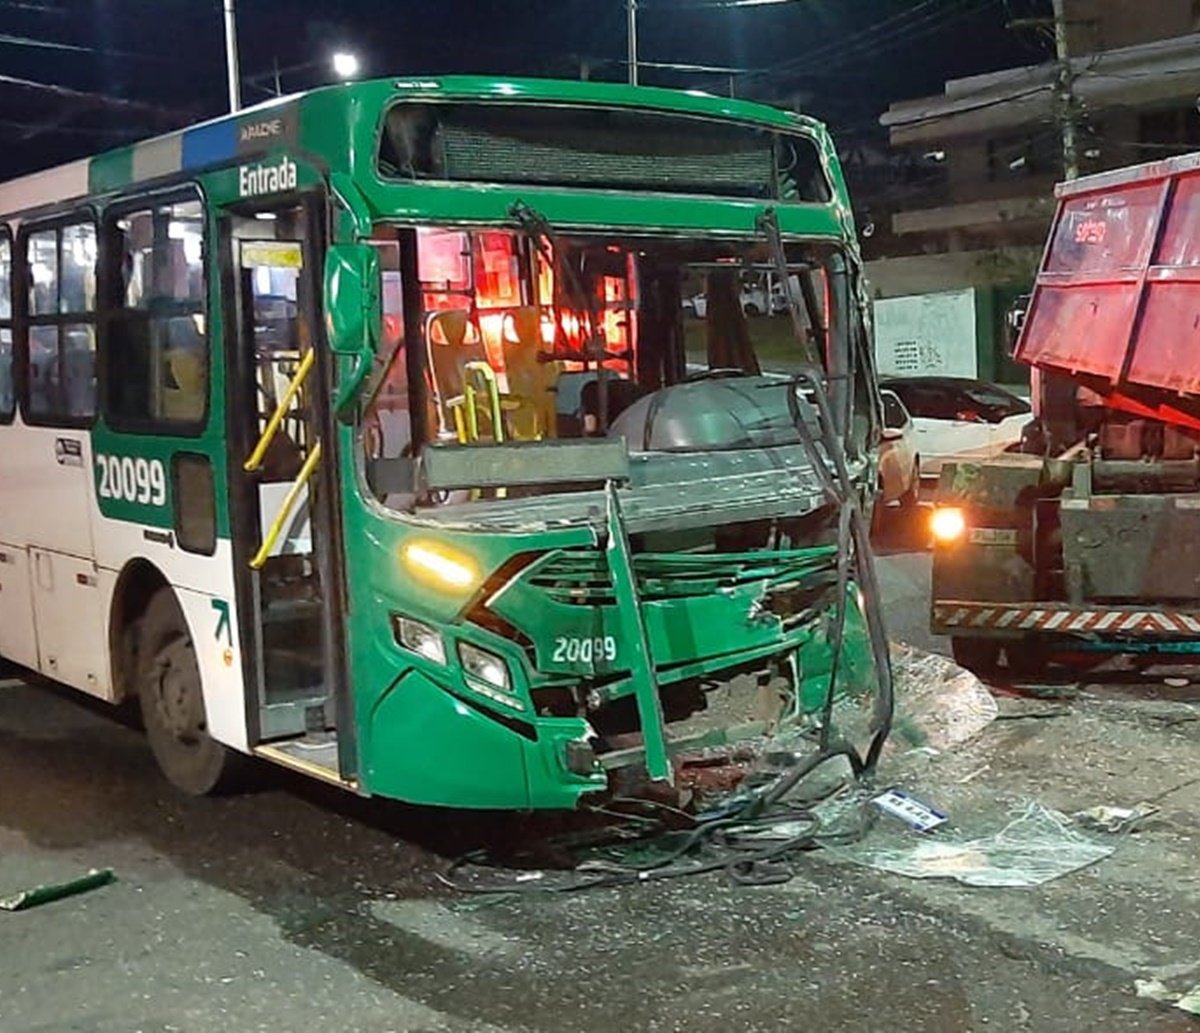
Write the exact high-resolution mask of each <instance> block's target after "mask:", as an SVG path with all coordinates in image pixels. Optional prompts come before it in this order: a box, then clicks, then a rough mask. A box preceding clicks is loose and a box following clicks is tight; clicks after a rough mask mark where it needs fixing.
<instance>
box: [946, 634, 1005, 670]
mask: <svg viewBox="0 0 1200 1033" xmlns="http://www.w3.org/2000/svg"><path fill="white" fill-rule="evenodd" d="M950 651H951V653H953V654H954V662H955V663H956V664H958V666H959V667H965V668H966V669H967V670H968V671H971V672H973V673H975V674H977V675H979V676H980V677H981V678H983V677H986V676H988V675H992V674H995V673H996V670H997V669H998V668H999V666H1000V643H999V642H996V641H994V640H993V639H990V638H963V637H962V636H959V635H955V636H954V637H953V638H952V639H950Z"/></svg>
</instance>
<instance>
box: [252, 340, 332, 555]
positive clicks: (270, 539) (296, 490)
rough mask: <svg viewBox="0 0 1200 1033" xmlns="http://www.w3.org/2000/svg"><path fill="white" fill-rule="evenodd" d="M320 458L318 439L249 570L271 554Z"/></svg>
mask: <svg viewBox="0 0 1200 1033" xmlns="http://www.w3.org/2000/svg"><path fill="white" fill-rule="evenodd" d="M309 354H310V355H311V354H312V353H311V352H309ZM320 458H321V442H319V441H318V442H317V443H316V444H315V445H313V447H312V451H310V452H309V453H308V458H307V459H305V460H304V465H303V466H302V467H300V472H299V473H298V474H297V475H296V479H295V480H294V481H293V482H292V486H291V487H290V488H289V489H288V493H287V494H286V495H285V496H284V498H283V504H282V505H281V506H280V507H279V512H278V513H276V514H275V519H274V520H272V521H271V527H270V530H268V531H267V534H266V537H265V538H264V539H263V543H262V545H261V546H260V547H259V550H258V552H257V553H255V555H254V559H252V560H251V561H250V569H251V570H262V568H263V567H264V566H265V565H266V562H267V558H268V557H269V556H270V555H271V550H272V549H273V548H275V543H276V542H277V541H278V540H279V536H280V535H281V534H282V533H283V525H284V524H285V523H287V518H288V517H289V516H290V515H291V512H292V507H293V506H294V505H295V504H296V497H297V496H298V495H299V494H300V489H301V488H303V487H304V486H305V485H306V484H307V483H308V482H309V479H310V478H311V477H312V475H313V471H314V470H315V469H316V468H317V463H318V461H319V460H320Z"/></svg>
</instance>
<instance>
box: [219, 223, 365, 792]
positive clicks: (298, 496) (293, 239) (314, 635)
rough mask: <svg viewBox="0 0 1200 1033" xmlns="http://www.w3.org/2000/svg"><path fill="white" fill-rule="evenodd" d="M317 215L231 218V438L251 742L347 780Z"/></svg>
mask: <svg viewBox="0 0 1200 1033" xmlns="http://www.w3.org/2000/svg"><path fill="white" fill-rule="evenodd" d="M314 214H315V213H314V210H313V208H312V207H311V206H308V205H297V206H295V207H290V208H275V209H272V210H270V211H262V212H255V213H251V214H250V215H239V216H235V217H234V218H233V219H232V220H231V233H230V243H231V244H232V250H233V265H234V272H235V275H236V279H237V288H236V293H237V306H236V307H237V312H238V317H239V320H238V332H237V333H236V334H234V335H232V336H233V341H232V342H231V344H232V347H231V349H230V354H229V356H228V360H229V368H230V375H231V377H232V378H233V388H232V390H231V391H230V394H229V398H230V404H231V406H232V409H231V412H230V416H229V422H230V438H231V441H234V442H237V443H238V444H237V445H236V446H235V448H234V450H233V452H232V453H231V456H230V459H231V463H230V466H231V472H230V476H231V479H232V480H233V482H234V483H233V484H232V485H231V492H230V495H231V500H232V501H233V510H234V514H235V523H236V524H237V526H238V527H239V530H240V531H241V534H240V535H238V536H237V537H240V538H241V540H242V541H243V542H244V543H245V544H244V547H242V548H240V549H235V556H236V557H238V560H237V562H238V564H239V566H240V568H241V571H240V573H241V581H242V584H243V586H244V591H243V593H242V598H241V599H240V600H239V601H240V604H241V605H240V606H239V611H240V612H241V613H243V614H249V615H251V617H252V621H251V623H252V625H253V627H252V628H248V629H247V634H249V635H252V637H253V639H254V642H253V648H252V649H249V648H248V649H247V655H248V656H250V657H252V658H253V666H254V670H253V672H248V674H252V681H253V684H254V686H255V688H256V697H255V698H254V699H253V701H248V709H249V710H250V712H249V713H248V714H247V719H248V721H249V723H250V731H251V743H252V744H256V745H257V752H259V753H266V754H269V755H270V757H271V759H273V760H276V761H279V762H282V763H284V764H287V765H288V766H291V767H297V768H303V769H304V770H306V771H307V772H308V773H310V774H315V775H318V776H321V777H325V778H328V779H330V780H334V781H339V782H344V781H346V779H345V777H344V773H345V768H346V765H345V764H343V763H339V758H338V742H337V735H336V728H337V708H336V705H335V699H334V691H333V687H334V686H335V685H336V684H338V683H339V682H340V681H341V679H340V677H339V676H338V672H337V669H336V666H335V662H334V660H333V657H334V656H335V655H340V648H338V646H337V645H336V644H335V643H336V642H337V641H338V635H339V634H340V629H339V628H338V626H337V624H336V618H335V616H334V614H333V613H332V604H329V600H330V599H331V598H332V597H334V596H336V594H337V593H336V592H335V591H333V590H331V582H332V581H333V580H334V573H333V571H335V570H337V569H340V568H338V567H337V565H336V562H335V561H334V559H333V557H334V554H335V552H336V550H335V549H334V548H333V547H332V543H331V541H330V537H329V534H328V531H327V529H328V527H329V526H330V524H331V522H332V518H331V517H330V516H329V514H330V512H331V511H332V507H331V506H330V505H328V504H327V503H328V502H329V498H328V492H329V491H332V490H334V489H333V487H332V486H333V485H334V483H335V481H334V479H333V478H326V477H323V476H322V473H323V472H324V471H323V470H322V466H321V451H322V446H321V429H322V417H323V415H324V414H323V411H322V406H323V404H324V403H323V402H321V401H319V399H320V398H321V392H320V391H318V389H317V384H318V381H319V377H320V370H319V369H318V368H317V364H318V354H317V352H316V350H315V348H314V343H315V341H316V340H317V332H316V330H317V327H318V325H319V324H318V322H317V319H318V312H319V301H318V298H319V287H318V285H319V282H320V280H319V277H320V264H321V263H320V261H319V256H320V250H319V248H318V247H317V246H316V243H315V239H314V238H315V234H316V232H318V229H317V228H318V227H319V222H318V221H317V219H316V218H315V217H314ZM239 423H240V426H236V425H237V424H239ZM325 485H329V488H328V489H327V490H326V489H325ZM247 645H248V646H249V645H250V643H247Z"/></svg>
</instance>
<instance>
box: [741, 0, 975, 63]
mask: <svg viewBox="0 0 1200 1033" xmlns="http://www.w3.org/2000/svg"><path fill="white" fill-rule="evenodd" d="M997 2H999V0H959V2H958V3H957V4H956V5H955V6H953V7H948V6H947V4H946V3H945V0H923V2H921V3H918V4H916V5H915V6H913V7H911V8H909V9H908V10H907V11H903V12H901V13H899V14H896V15H893V16H892V17H891V18H885V19H884V20H883V21H880V22H876V23H875V24H873V25H871V26H868V27H867V28H865V29H863V30H861V31H860V32H858V33H854V34H852V35H850V36H848V37H846V36H842V37H838V38H837V39H836V40H832V41H828V42H826V43H823V44H821V45H819V46H817V47H815V48H813V49H812V50H809V51H806V52H804V53H803V54H799V55H797V56H796V57H794V58H789V59H788V60H786V61H781V62H779V63H777V64H774V65H770V66H768V67H766V68H764V69H762V70H761V71H759V72H755V73H752V77H773V76H781V75H788V74H794V73H795V72H797V71H799V70H801V69H804V68H805V67H806V66H808V65H818V66H821V67H822V69H828V68H832V67H836V66H838V65H844V64H846V63H847V62H848V61H866V60H870V59H871V58H874V57H877V56H879V55H880V54H883V53H885V52H886V51H888V50H893V49H895V48H896V47H898V46H902V45H904V44H907V43H911V42H913V41H914V40H917V39H920V38H921V37H923V36H928V35H930V34H932V33H934V32H939V31H941V30H942V29H944V28H946V27H947V26H949V25H951V24H953V23H954V22H956V21H960V20H961V19H963V18H966V17H970V16H971V15H974V14H978V13H980V12H981V11H983V10H985V9H986V8H988V7H990V6H992V5H993V4H995V3H997Z"/></svg>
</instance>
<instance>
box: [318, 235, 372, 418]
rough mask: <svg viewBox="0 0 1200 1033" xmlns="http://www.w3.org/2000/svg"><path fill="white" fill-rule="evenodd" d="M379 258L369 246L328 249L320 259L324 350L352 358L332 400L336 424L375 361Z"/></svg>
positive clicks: (351, 404) (351, 407)
mask: <svg viewBox="0 0 1200 1033" xmlns="http://www.w3.org/2000/svg"><path fill="white" fill-rule="evenodd" d="M381 321H382V310H381V308H380V273H379V253H378V252H377V251H376V250H375V248H373V247H371V245H370V244H333V245H331V246H330V248H329V251H328V254H327V255H326V258H325V336H326V339H327V340H328V342H329V350H330V351H332V352H333V354H334V355H337V356H339V357H341V358H349V359H353V365H352V366H351V369H350V372H349V373H348V374H345V375H343V376H341V377H340V378H339V382H338V385H337V390H336V392H335V395H334V409H335V410H336V412H337V416H338V419H340V420H348V419H350V418H351V416H352V414H353V410H354V402H355V400H356V399H357V397H358V393H359V391H360V390H361V389H362V386H363V383H364V382H365V381H366V379H367V375H368V374H369V373H370V372H371V366H372V364H373V362H374V359H375V348H376V345H377V344H378V342H379V339H380V332H381Z"/></svg>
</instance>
